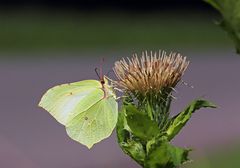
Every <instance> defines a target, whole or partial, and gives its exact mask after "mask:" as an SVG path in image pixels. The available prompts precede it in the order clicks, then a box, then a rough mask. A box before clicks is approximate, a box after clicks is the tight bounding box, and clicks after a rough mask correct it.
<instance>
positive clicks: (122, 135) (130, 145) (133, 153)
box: [116, 108, 145, 165]
mask: <svg viewBox="0 0 240 168" xmlns="http://www.w3.org/2000/svg"><path fill="white" fill-rule="evenodd" d="M125 112H126V111H125V108H123V109H122V111H121V112H120V113H119V116H118V123H117V129H116V130H117V137H118V143H119V146H120V147H121V149H122V150H123V152H124V153H126V154H127V155H129V156H130V157H131V158H133V159H134V160H135V161H136V162H137V163H139V164H140V165H143V163H144V159H145V151H144V149H143V146H142V144H141V143H139V142H137V141H134V140H131V139H130V132H129V131H128V129H129V128H128V126H127V122H126V115H125Z"/></svg>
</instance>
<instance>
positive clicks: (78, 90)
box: [39, 80, 104, 125]
mask: <svg viewBox="0 0 240 168" xmlns="http://www.w3.org/2000/svg"><path fill="white" fill-rule="evenodd" d="M103 97H104V92H103V90H102V89H101V83H100V82H99V81H96V80H86V81H80V82H74V83H69V84H63V85H58V86H55V87H53V88H51V89H49V90H48V91H47V92H46V93H45V94H44V95H43V97H42V99H41V101H40V103H39V106H41V107H43V108H44V109H45V110H47V111H48V112H49V113H50V114H51V115H52V116H53V117H54V118H55V119H56V120H57V121H59V122H60V123H61V124H63V125H65V124H66V123H67V122H68V121H70V120H71V119H72V118H74V117H75V116H77V115H78V114H79V113H81V112H83V111H86V110H87V109H88V108H90V107H91V106H92V105H94V104H96V103H97V102H98V101H99V100H101V99H102V98H103Z"/></svg>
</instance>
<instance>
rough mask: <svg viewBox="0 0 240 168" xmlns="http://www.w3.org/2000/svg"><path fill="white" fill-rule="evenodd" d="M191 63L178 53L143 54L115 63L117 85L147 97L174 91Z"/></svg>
mask: <svg viewBox="0 0 240 168" xmlns="http://www.w3.org/2000/svg"><path fill="white" fill-rule="evenodd" d="M188 64H189V61H187V60H186V57H183V56H181V55H180V54H177V53H170V54H169V55H167V54H166V52H164V51H159V52H147V51H146V52H142V56H141V57H139V56H137V54H133V57H132V58H127V60H125V59H124V58H123V59H122V60H120V61H117V62H115V66H114V68H113V69H114V72H115V74H116V76H117V78H118V80H117V81H115V84H116V85H117V86H118V87H120V88H122V89H123V90H124V91H127V92H131V93H134V94H135V93H138V94H141V95H146V94H147V93H159V92H161V91H162V90H165V89H170V90H171V89H172V88H174V87H175V86H176V84H177V83H178V82H179V81H180V79H181V77H182V75H183V74H184V71H185V70H186V68H187V66H188Z"/></svg>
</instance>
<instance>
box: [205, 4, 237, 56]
mask: <svg viewBox="0 0 240 168" xmlns="http://www.w3.org/2000/svg"><path fill="white" fill-rule="evenodd" d="M205 1H206V2H207V3H209V4H210V5H212V6H213V7H214V8H215V9H217V10H218V11H219V12H220V13H221V15H222V17H223V19H222V21H221V22H220V23H219V25H220V26H221V27H222V28H223V29H224V30H225V31H227V32H228V34H229V36H230V37H231V38H232V40H233V41H234V43H235V46H236V49H237V53H238V54H239V53H240V0H205Z"/></svg>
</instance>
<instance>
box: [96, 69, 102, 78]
mask: <svg viewBox="0 0 240 168" xmlns="http://www.w3.org/2000/svg"><path fill="white" fill-rule="evenodd" d="M95 72H96V74H97V76H98V78H99V80H101V77H100V75H99V69H98V68H95Z"/></svg>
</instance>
